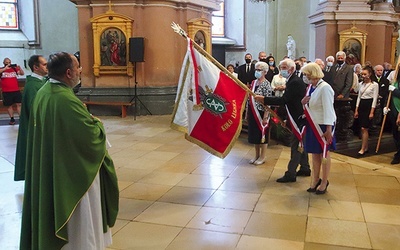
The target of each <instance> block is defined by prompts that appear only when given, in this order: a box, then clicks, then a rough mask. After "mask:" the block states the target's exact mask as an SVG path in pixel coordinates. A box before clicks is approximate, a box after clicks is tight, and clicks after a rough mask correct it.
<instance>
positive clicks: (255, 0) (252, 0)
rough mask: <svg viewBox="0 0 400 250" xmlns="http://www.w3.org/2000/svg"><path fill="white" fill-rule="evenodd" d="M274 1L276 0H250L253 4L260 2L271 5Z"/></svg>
mask: <svg viewBox="0 0 400 250" xmlns="http://www.w3.org/2000/svg"><path fill="white" fill-rule="evenodd" d="M272 1H275V0H250V2H253V3H259V2H262V3H270V2H272Z"/></svg>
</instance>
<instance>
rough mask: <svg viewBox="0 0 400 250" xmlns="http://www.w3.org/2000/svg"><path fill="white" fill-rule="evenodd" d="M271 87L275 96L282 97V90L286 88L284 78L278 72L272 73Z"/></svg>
mask: <svg viewBox="0 0 400 250" xmlns="http://www.w3.org/2000/svg"><path fill="white" fill-rule="evenodd" d="M271 87H272V89H273V90H274V93H275V96H278V97H282V96H283V92H284V91H285V89H286V78H285V77H283V76H282V75H281V74H280V73H279V74H277V75H274V77H273V78H272V82H271Z"/></svg>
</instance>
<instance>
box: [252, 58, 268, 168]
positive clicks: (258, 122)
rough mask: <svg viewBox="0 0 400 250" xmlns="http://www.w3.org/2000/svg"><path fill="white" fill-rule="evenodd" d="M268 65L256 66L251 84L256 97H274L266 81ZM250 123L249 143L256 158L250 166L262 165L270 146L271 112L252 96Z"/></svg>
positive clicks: (260, 64)
mask: <svg viewBox="0 0 400 250" xmlns="http://www.w3.org/2000/svg"><path fill="white" fill-rule="evenodd" d="M268 68H269V67H268V64H266V63H265V62H257V63H256V65H255V73H254V75H255V77H256V78H257V79H256V80H254V81H253V82H252V83H251V87H250V88H251V90H252V91H253V92H254V93H255V94H256V95H262V96H272V87H271V84H270V82H269V81H268V80H267V79H265V74H266V73H267V72H268ZM246 114H247V121H248V142H249V143H251V144H254V149H255V157H254V158H253V159H251V160H250V161H249V163H250V164H254V165H261V164H263V163H264V162H265V159H266V151H267V146H268V124H269V112H266V111H264V107H263V106H262V105H261V104H259V103H258V102H256V101H255V99H254V97H253V96H250V98H249V102H248V106H247V111H246Z"/></svg>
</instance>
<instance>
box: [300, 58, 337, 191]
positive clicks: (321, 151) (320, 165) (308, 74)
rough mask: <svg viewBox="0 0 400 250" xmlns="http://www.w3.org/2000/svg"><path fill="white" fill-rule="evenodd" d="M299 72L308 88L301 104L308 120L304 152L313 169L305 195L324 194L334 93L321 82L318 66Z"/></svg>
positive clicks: (332, 146) (332, 145) (332, 144)
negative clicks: (310, 157) (309, 154)
mask: <svg viewBox="0 0 400 250" xmlns="http://www.w3.org/2000/svg"><path fill="white" fill-rule="evenodd" d="M301 71H302V73H303V81H304V82H305V83H306V84H308V85H309V87H308V89H307V92H306V96H305V97H304V98H303V100H302V101H301V103H302V104H303V105H304V113H305V115H306V118H307V125H306V140H305V142H306V143H305V150H306V152H307V153H311V154H312V167H313V170H312V182H311V186H310V188H309V189H307V192H310V193H315V194H325V192H326V190H327V188H328V185H329V181H328V176H329V172H330V169H331V158H330V154H329V150H335V149H336V145H335V138H334V125H335V122H336V114H335V109H334V107H333V100H334V91H333V89H332V87H331V86H330V85H329V84H328V83H327V82H325V81H324V80H322V78H323V77H324V73H322V70H321V67H320V66H319V65H318V64H316V63H309V64H307V65H306V66H303V68H302V69H301ZM321 170H322V171H321ZM321 172H322V173H321Z"/></svg>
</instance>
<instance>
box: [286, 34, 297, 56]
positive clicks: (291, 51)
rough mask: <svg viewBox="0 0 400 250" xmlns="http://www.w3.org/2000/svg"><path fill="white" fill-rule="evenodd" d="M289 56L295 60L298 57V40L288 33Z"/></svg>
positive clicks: (287, 46)
mask: <svg viewBox="0 0 400 250" xmlns="http://www.w3.org/2000/svg"><path fill="white" fill-rule="evenodd" d="M286 48H287V56H288V57H289V58H290V59H292V60H294V59H295V58H296V41H295V40H294V39H293V37H292V36H291V35H288V41H287V43H286Z"/></svg>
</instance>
